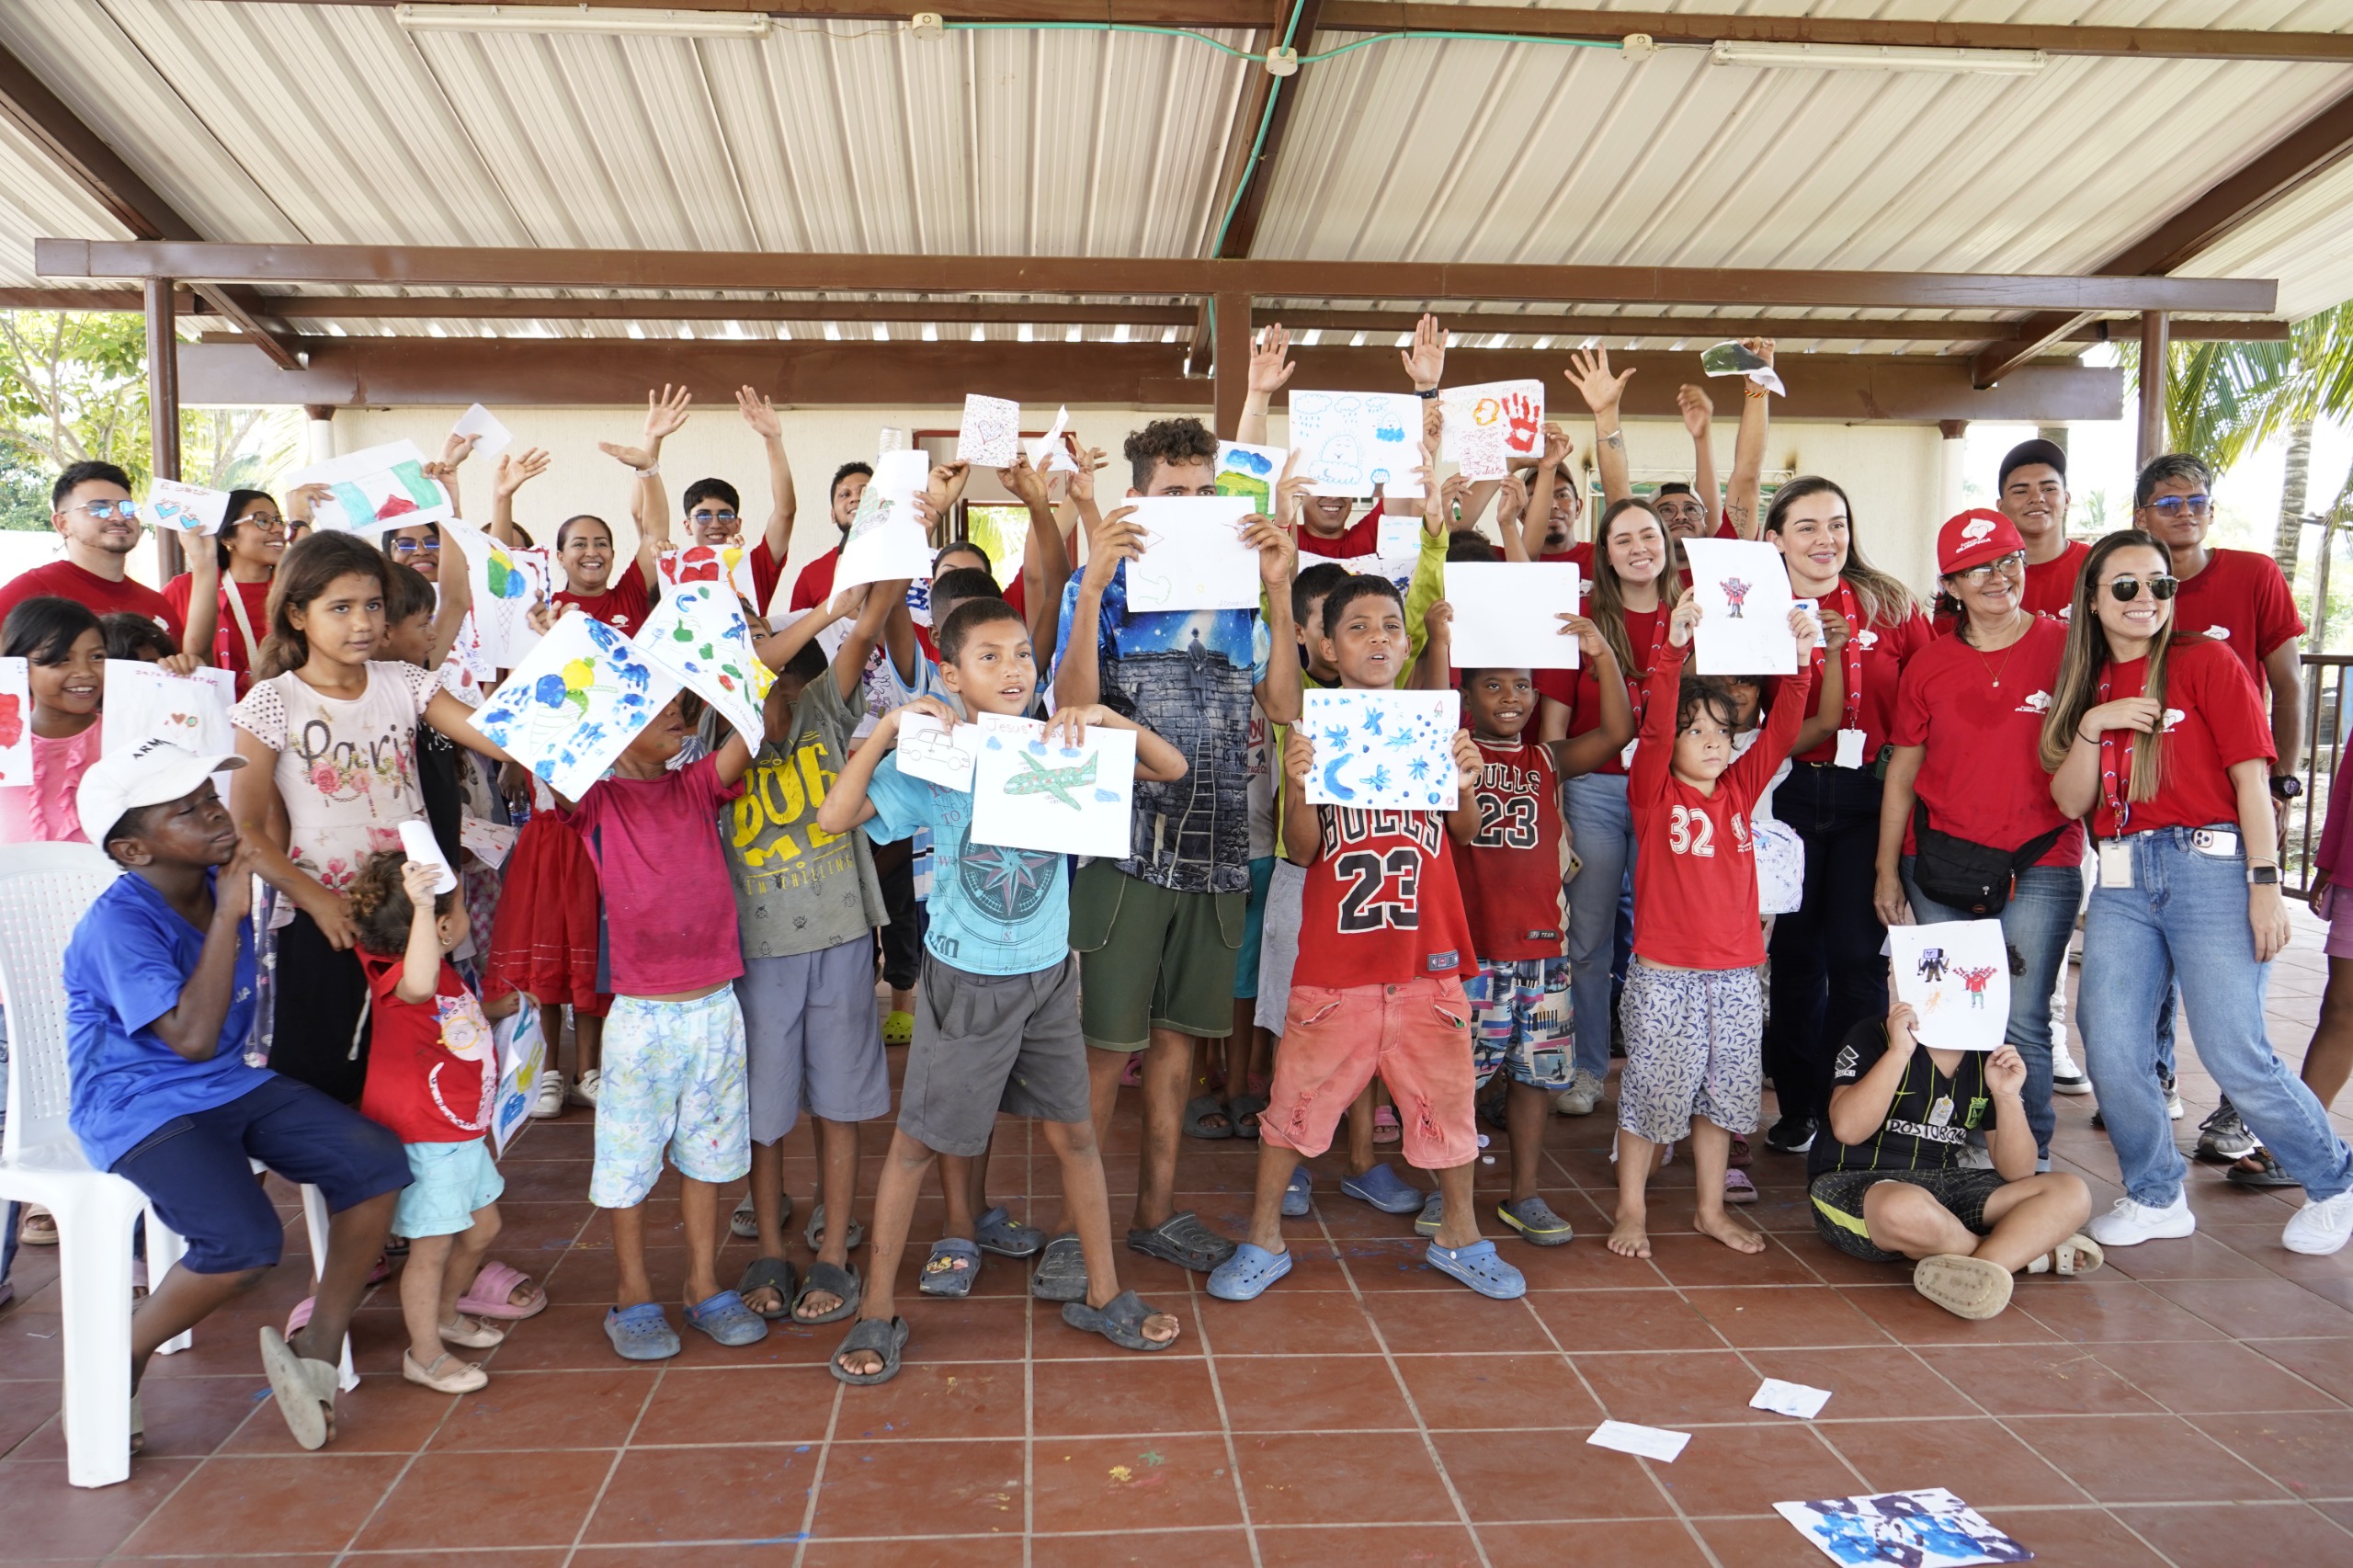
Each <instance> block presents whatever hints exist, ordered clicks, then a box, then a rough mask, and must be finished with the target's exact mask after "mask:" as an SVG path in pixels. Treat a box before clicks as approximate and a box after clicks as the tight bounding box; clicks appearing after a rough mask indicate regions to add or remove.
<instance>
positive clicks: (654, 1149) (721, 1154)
mask: <svg viewBox="0 0 2353 1568" xmlns="http://www.w3.org/2000/svg"><path fill="white" fill-rule="evenodd" d="M604 1070H605V1081H604V1086H603V1088H602V1089H600V1090H599V1091H598V1093H597V1160H596V1164H595V1165H593V1166H592V1167H591V1169H590V1173H589V1177H588V1201H589V1202H591V1203H593V1204H595V1205H596V1206H597V1208H599V1209H628V1208H631V1207H633V1206H635V1205H636V1204H639V1203H642V1202H643V1201H644V1199H645V1195H646V1194H647V1193H649V1192H651V1191H653V1190H654V1181H655V1180H656V1179H657V1178H658V1177H659V1176H661V1175H662V1156H663V1154H664V1153H665V1152H666V1153H668V1154H669V1156H670V1163H671V1164H672V1165H676V1166H677V1167H678V1174H679V1175H680V1176H686V1177H688V1178H690V1179H691V1180H695V1181H707V1182H723V1181H736V1180H739V1179H741V1178H742V1176H744V1174H745V1172H746V1171H748V1170H750V1169H751V1168H752V1118H751V1109H750V1101H749V1099H748V1097H747V1094H746V1091H745V1081H744V1014H743V1011H742V1009H741V1008H740V1007H739V1006H737V1005H736V1001H735V988H734V987H733V986H732V985H722V986H721V987H720V988H719V989H718V990H716V991H714V992H712V993H711V994H710V995H708V996H699V997H697V998H696V999H695V1000H693V1001H691V1002H649V1001H647V1000H646V999H645V998H643V997H642V996H616V997H614V998H613V1010H612V1012H611V1013H610V1014H609V1015H608V1017H606V1019H605V1058H604Z"/></svg>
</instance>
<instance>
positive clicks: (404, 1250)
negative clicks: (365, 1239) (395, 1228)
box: [384, 1236, 408, 1257]
mask: <svg viewBox="0 0 2353 1568" xmlns="http://www.w3.org/2000/svg"><path fill="white" fill-rule="evenodd" d="M384 1256H386V1257H406V1256H408V1238H407V1237H406V1236H386V1237H385V1238H384Z"/></svg>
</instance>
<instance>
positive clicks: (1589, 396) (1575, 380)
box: [1562, 348, 1634, 414]
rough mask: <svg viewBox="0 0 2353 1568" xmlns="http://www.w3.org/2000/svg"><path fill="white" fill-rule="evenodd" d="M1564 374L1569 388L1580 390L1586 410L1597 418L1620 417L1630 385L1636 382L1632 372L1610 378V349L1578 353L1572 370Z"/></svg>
mask: <svg viewBox="0 0 2353 1568" xmlns="http://www.w3.org/2000/svg"><path fill="white" fill-rule="evenodd" d="M1562 374H1563V375H1565V376H1566V377H1568V379H1569V385H1571V386H1573V387H1574V388H1576V390H1577V395H1578V396H1579V397H1581V398H1583V399H1585V405H1586V408H1587V409H1588V410H1590V411H1591V412H1593V413H1595V414H1615V413H1617V412H1618V404H1619V403H1620V400H1621V399H1623V398H1624V396H1625V395H1626V383H1627V382H1628V381H1632V380H1633V379H1634V372H1633V371H1632V370H1627V371H1625V372H1623V373H1621V374H1619V375H1612V374H1610V372H1609V350H1608V349H1607V348H1596V349H1594V350H1593V351H1592V352H1590V353H1588V352H1586V350H1585V349H1582V348H1580V349H1578V350H1577V351H1576V352H1575V353H1574V354H1572V355H1570V356H1569V368H1568V369H1566V370H1564V371H1563V372H1562Z"/></svg>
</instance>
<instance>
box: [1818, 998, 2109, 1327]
mask: <svg viewBox="0 0 2353 1568" xmlns="http://www.w3.org/2000/svg"><path fill="white" fill-rule="evenodd" d="M1888 989H1889V990H1890V991H1893V990H1894V986H1893V983H1891V984H1890V985H1889V987H1888ZM1917 1023H1918V1018H1917V1017H1916V1016H1915V1014H1914V1012H1913V1010H1912V1005H1911V1004H1910V1003H1908V1002H1898V1003H1897V1004H1895V1006H1893V1007H1891V1008H1889V1009H1888V1014H1887V1019H1886V1021H1885V1022H1884V1023H1882V1022H1881V1020H1879V1019H1877V1018H1865V1019H1864V1020H1863V1021H1862V1022H1860V1023H1859V1024H1857V1025H1856V1026H1855V1027H1854V1028H1851V1029H1849V1030H1847V1039H1846V1040H1845V1041H1844V1043H1842V1044H1841V1045H1840V1047H1839V1049H1838V1057H1837V1060H1836V1062H1834V1063H1833V1064H1832V1066H1831V1069H1830V1084H1831V1088H1830V1124H1829V1126H1828V1127H1827V1128H1826V1129H1825V1131H1826V1132H1827V1134H1828V1135H1827V1136H1826V1137H1821V1138H1817V1139H1815V1140H1814V1141H1813V1152H1812V1153H1809V1154H1808V1155H1807V1156H1806V1169H1807V1174H1808V1176H1809V1177H1810V1182H1809V1188H1808V1196H1809V1197H1811V1198H1812V1199H1813V1228H1814V1229H1815V1230H1817V1231H1819V1232H1821V1233H1822V1239H1823V1240H1824V1241H1826V1242H1828V1243H1829V1244H1831V1245H1832V1246H1835V1247H1836V1248H1837V1249H1838V1250H1839V1251H1840V1252H1843V1253H1846V1254H1847V1255H1848V1256H1853V1257H1859V1258H1861V1259H1862V1260H1863V1261H1864V1262H1866V1263H1893V1262H1895V1261H1896V1260H1897V1259H1898V1258H1899V1257H1908V1258H1912V1259H1915V1267H1914V1268H1913V1270H1912V1288H1913V1289H1914V1290H1917V1291H1919V1292H1920V1294H1922V1295H1923V1296H1926V1297H1927V1298H1928V1300H1930V1301H1934V1302H1936V1303H1937V1305H1938V1306H1940V1307H1942V1308H1944V1309H1945V1311H1947V1312H1951V1313H1953V1314H1954V1315H1955V1316H1958V1317H1964V1318H1990V1317H1992V1316H1994V1315H1995V1313H1997V1312H2000V1311H2001V1310H2002V1309H2003V1308H2004V1307H2006V1306H2008V1305H2009V1304H2010V1288H2011V1285H2012V1283H2013V1281H2014V1278H2015V1277H2016V1276H2017V1275H2018V1274H2019V1273H2021V1272H2023V1273H2028V1274H2042V1273H2053V1274H2089V1273H2090V1272H2091V1271H2092V1270H2093V1269H2095V1268H2097V1267H2099V1266H2100V1265H2101V1263H2102V1262H2104V1261H2106V1260H2105V1258H2104V1257H2103V1256H2102V1255H2101V1253H2100V1249H2099V1245H2098V1244H2097V1243H2096V1242H2094V1241H2093V1240H2092V1239H2091V1238H2090V1237H2089V1236H2086V1235H2084V1234H2082V1233H2081V1229H2082V1226H2083V1223H2084V1221H2085V1220H2086V1219H2087V1218H2088V1217H2089V1216H2090V1214H2091V1211H2092V1199H2091V1189H2090V1188H2088V1187H2086V1186H2085V1185H2084V1179H2083V1177H2081V1176H2075V1174H2073V1173H2072V1172H2067V1171H2044V1172H2041V1173H2040V1174H2037V1173H2036V1171H2035V1168H2034V1166H2035V1138H2034V1129H2033V1128H2032V1127H2031V1126H2030V1125H2029V1124H2028V1121H2027V1116H2026V1108H2025V1106H2024V1105H2023V1104H2022V1103H2021V1102H2020V1100H2019V1098H2018V1096H2019V1095H2020V1093H2021V1092H2022V1091H2023V1090H2024V1089H2025V1087H2026V1062H2025V1060H2024V1059H2023V1058H2022V1057H2020V1056H2019V1055H2018V1048H2017V1047H2016V1046H2012V1045H2004V1046H2002V1047H2000V1048H1999V1049H1998V1050H1995V1051H1936V1050H1932V1049H1930V1048H1928V1047H1927V1046H1923V1045H1922V1044H1921V1043H1920V1042H1919V1040H1917V1039H1916V1038H1915V1036H1914V1034H1913V1032H1912V1031H1913V1029H1914V1028H1915V1027H1916V1026H1917ZM1979 1132H1983V1133H1985V1134H1986V1139H1985V1143H1986V1147H1987V1149H1988V1150H1989V1151H1990V1152H1991V1153H1992V1154H1993V1156H1994V1168H1993V1169H1992V1170H1990V1171H1989V1170H1986V1169H1984V1168H1983V1167H1979V1166H1971V1165H1966V1164H1964V1163H1963V1160H1962V1156H1963V1154H1964V1153H1965V1152H1966V1151H1967V1149H1968V1147H1969V1141H1970V1137H1971V1135H1972V1133H1979Z"/></svg>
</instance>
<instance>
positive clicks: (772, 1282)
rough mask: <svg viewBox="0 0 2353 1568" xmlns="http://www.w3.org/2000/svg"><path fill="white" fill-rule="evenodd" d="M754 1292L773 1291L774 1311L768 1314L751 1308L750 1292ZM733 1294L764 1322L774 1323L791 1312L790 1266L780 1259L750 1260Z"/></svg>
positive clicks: (758, 1258) (763, 1309)
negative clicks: (774, 1296)
mask: <svg viewBox="0 0 2353 1568" xmlns="http://www.w3.org/2000/svg"><path fill="white" fill-rule="evenodd" d="M755 1290H773V1291H775V1292H776V1310H775V1311H774V1312H770V1311H768V1310H767V1309H766V1308H763V1307H754V1306H752V1292H753V1291H755ZM735 1294H736V1295H738V1296H740V1297H742V1298H743V1301H744V1304H745V1306H746V1307H751V1310H752V1311H754V1312H757V1313H759V1314H760V1317H761V1318H762V1320H763V1321H765V1322H767V1323H774V1322H776V1320H777V1319H779V1318H780V1317H785V1316H788V1315H789V1314H790V1312H791V1311H792V1298H793V1290H792V1265H791V1264H790V1263H788V1262H786V1261H785V1260H784V1259H783V1258H780V1257H756V1258H754V1259H752V1261H751V1262H749V1263H747V1264H745V1266H744V1278H741V1279H738V1280H737V1281H735Z"/></svg>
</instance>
